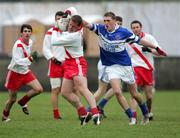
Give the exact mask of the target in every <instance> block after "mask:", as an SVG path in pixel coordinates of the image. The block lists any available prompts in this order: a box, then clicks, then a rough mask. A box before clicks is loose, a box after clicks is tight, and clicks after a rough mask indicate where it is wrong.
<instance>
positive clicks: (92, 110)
mask: <svg viewBox="0 0 180 138" xmlns="http://www.w3.org/2000/svg"><path fill="white" fill-rule="evenodd" d="M91 113H92V115H95V114H98V113H99V111H98V109H97V108H96V107H95V108H91Z"/></svg>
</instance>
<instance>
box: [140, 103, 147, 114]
mask: <svg viewBox="0 0 180 138" xmlns="http://www.w3.org/2000/svg"><path fill="white" fill-rule="evenodd" d="M139 107H140V108H141V112H142V114H143V115H144V116H145V115H147V114H148V109H147V106H146V104H145V103H143V104H140V105H139Z"/></svg>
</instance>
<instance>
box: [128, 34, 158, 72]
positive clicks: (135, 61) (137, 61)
mask: <svg viewBox="0 0 180 138" xmlns="http://www.w3.org/2000/svg"><path fill="white" fill-rule="evenodd" d="M141 38H143V39H144V40H146V41H148V42H151V43H152V44H154V45H156V46H158V47H159V44H158V42H157V41H156V39H155V38H154V37H153V36H152V35H150V34H147V33H142V35H141ZM133 45H134V46H135V47H136V48H137V49H138V50H139V51H140V52H141V54H142V55H143V56H144V57H145V58H146V59H147V61H148V62H149V63H150V65H151V66H152V68H153V69H154V55H153V54H152V53H149V52H143V51H142V45H139V44H136V43H134V44H133ZM127 50H128V53H129V55H130V57H131V60H132V66H133V67H138V66H140V67H144V68H146V69H148V70H149V69H150V68H149V67H148V65H147V63H145V61H144V60H143V58H141V57H140V56H139V55H138V54H137V53H136V51H135V50H134V49H133V48H132V46H131V45H128V46H127Z"/></svg>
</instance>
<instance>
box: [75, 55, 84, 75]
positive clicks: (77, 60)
mask: <svg viewBox="0 0 180 138" xmlns="http://www.w3.org/2000/svg"><path fill="white" fill-rule="evenodd" d="M75 60H76V64H77V65H78V71H79V74H78V75H79V76H83V73H82V66H81V65H80V60H79V58H75Z"/></svg>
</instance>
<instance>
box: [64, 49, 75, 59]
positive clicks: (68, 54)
mask: <svg viewBox="0 0 180 138" xmlns="http://www.w3.org/2000/svg"><path fill="white" fill-rule="evenodd" d="M64 49H65V52H66V54H67V56H68V57H69V58H73V57H72V56H71V55H70V53H69V52H68V51H67V50H66V48H64Z"/></svg>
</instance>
